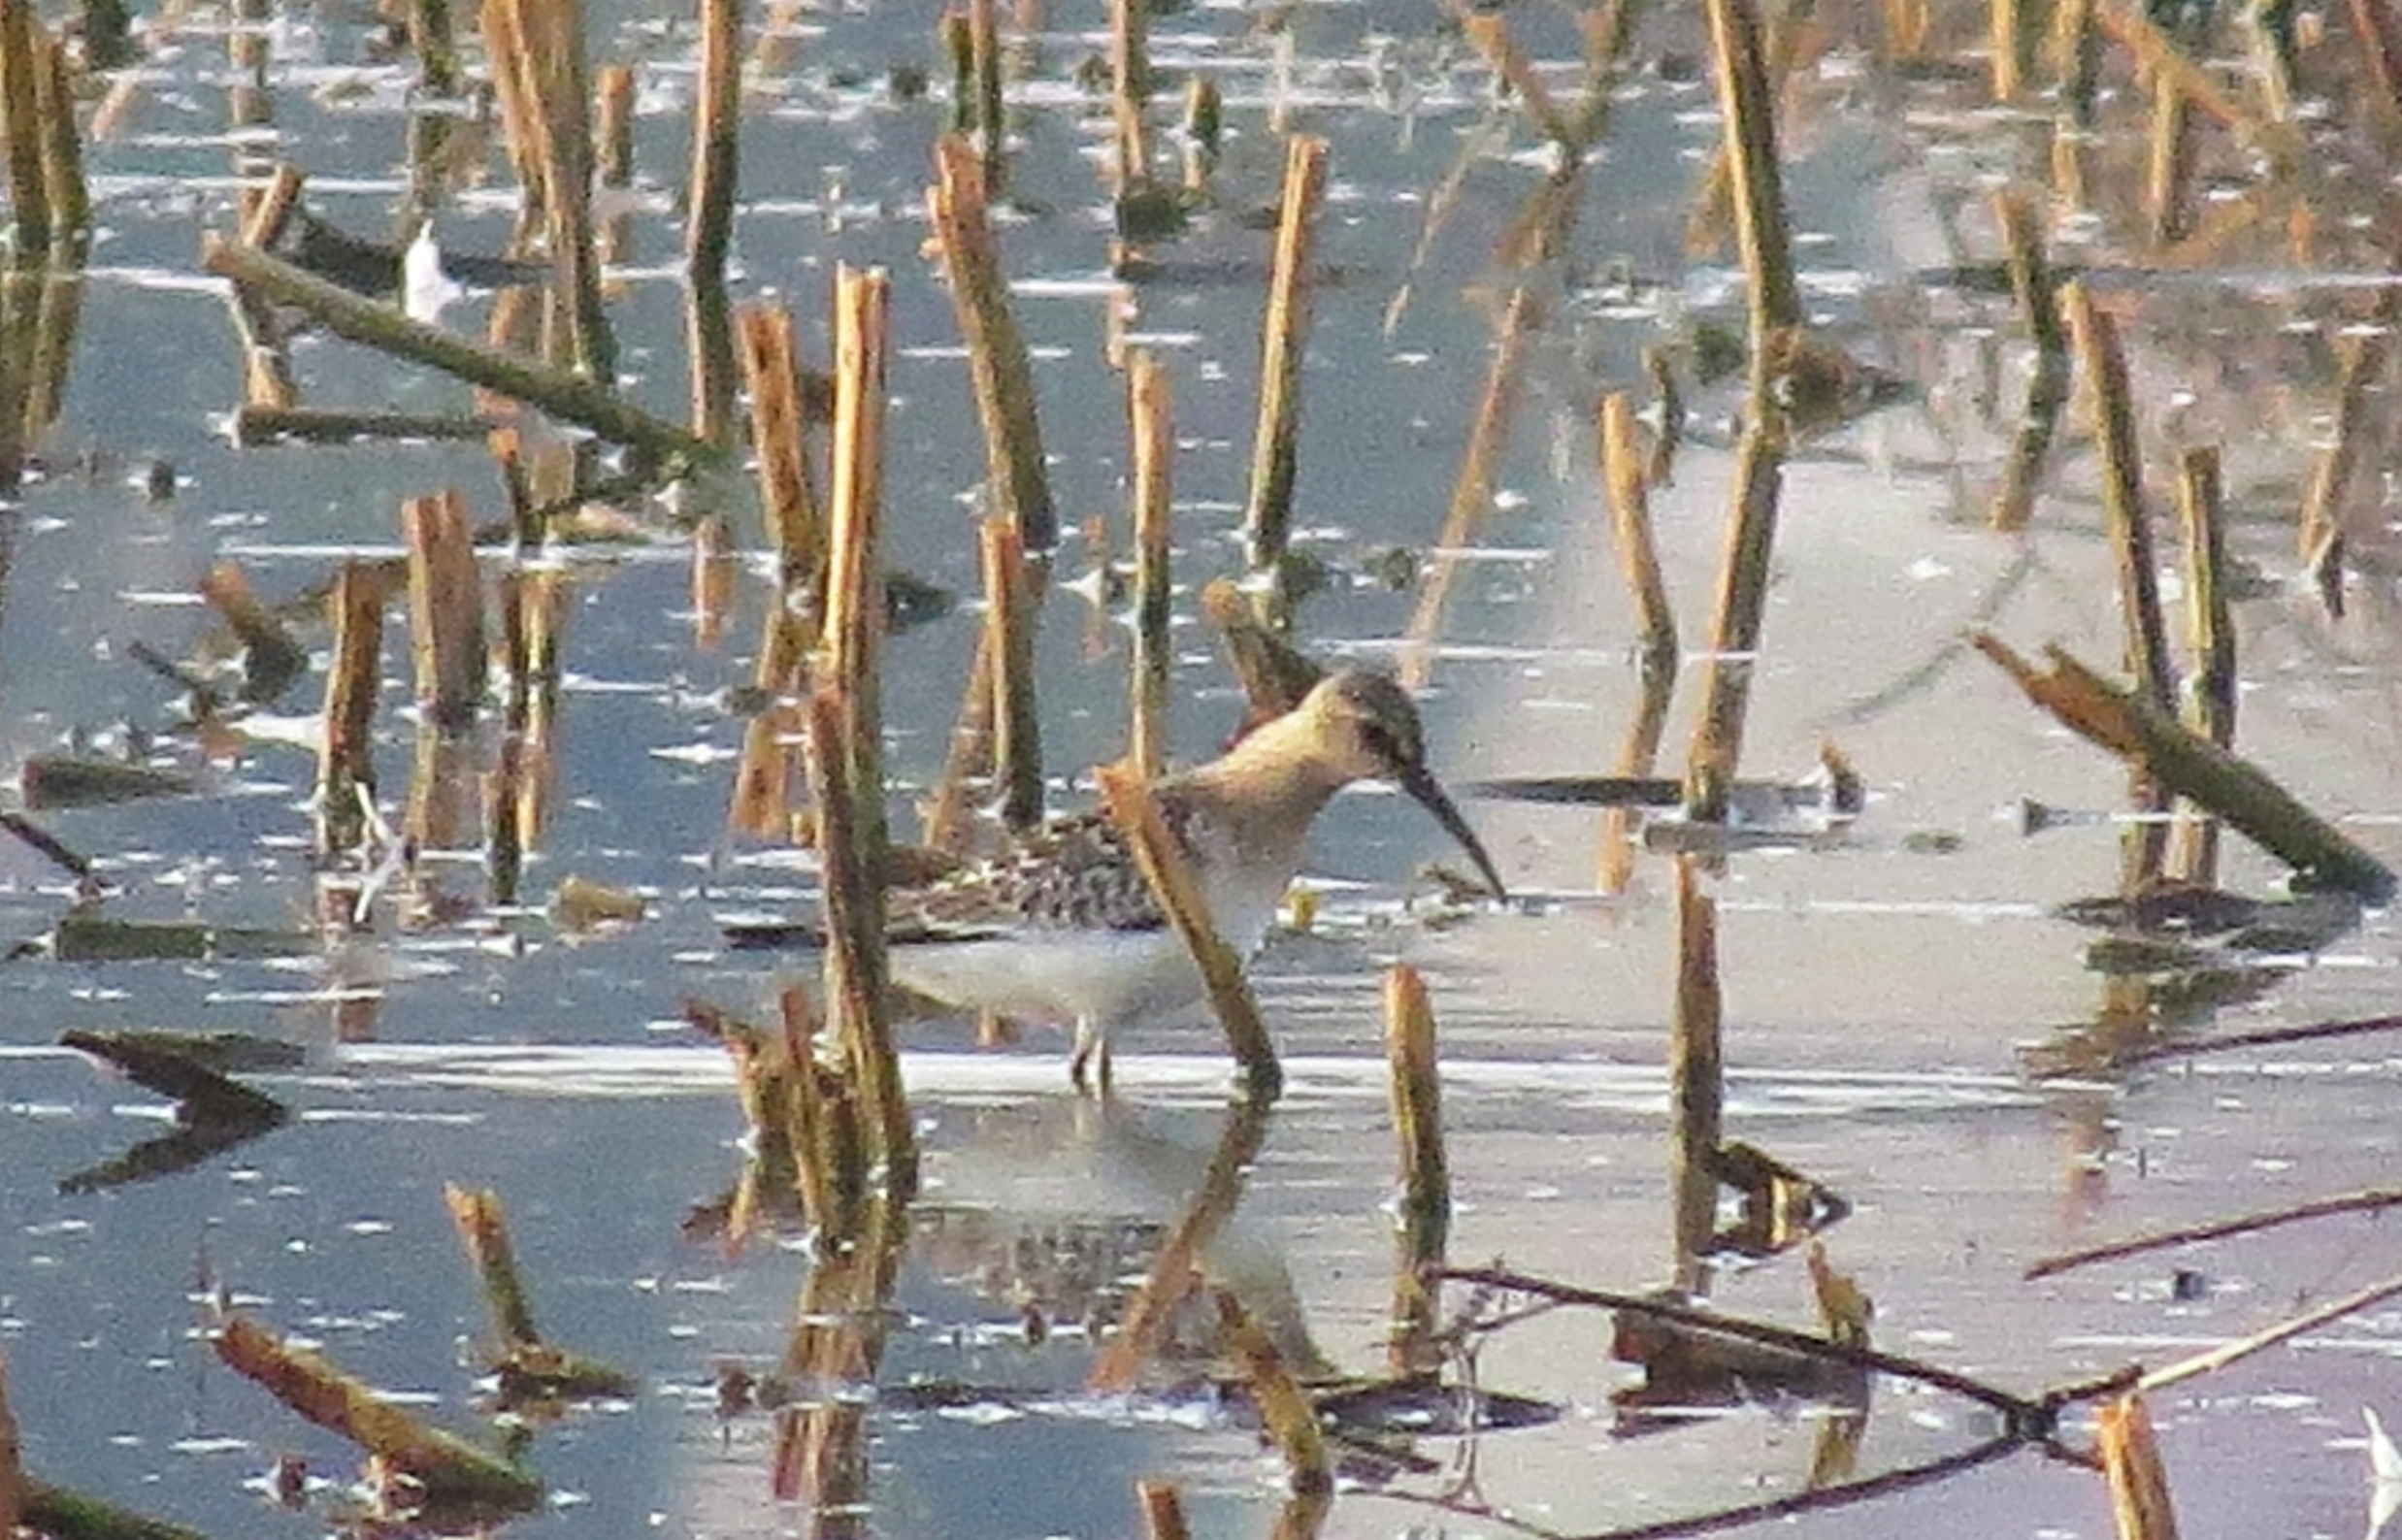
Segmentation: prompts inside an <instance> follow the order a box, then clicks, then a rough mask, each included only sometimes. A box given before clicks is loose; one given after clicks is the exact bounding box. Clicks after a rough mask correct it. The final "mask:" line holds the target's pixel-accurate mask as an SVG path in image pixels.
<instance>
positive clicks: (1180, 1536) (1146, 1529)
mask: <svg viewBox="0 0 2402 1540" xmlns="http://www.w3.org/2000/svg"><path fill="white" fill-rule="evenodd" d="M1135 3H1139V0H1135ZM1135 1497H1136V1498H1137V1499H1138V1500H1139V1501H1140V1502H1141V1503H1142V1532H1143V1535H1144V1537H1145V1540H1193V1529H1192V1526H1191V1525H1189V1524H1186V1523H1185V1522H1184V1500H1183V1499H1182V1498H1181V1497H1179V1496H1177V1495H1176V1488H1175V1484H1174V1483H1173V1482H1166V1481H1138V1482H1136V1483H1135Z"/></svg>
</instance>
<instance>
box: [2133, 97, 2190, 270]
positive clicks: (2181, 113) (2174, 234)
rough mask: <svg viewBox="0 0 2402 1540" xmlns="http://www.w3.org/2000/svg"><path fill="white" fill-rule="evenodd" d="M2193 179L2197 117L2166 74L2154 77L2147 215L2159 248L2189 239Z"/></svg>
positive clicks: (2146, 169) (2146, 165)
mask: <svg viewBox="0 0 2402 1540" xmlns="http://www.w3.org/2000/svg"><path fill="white" fill-rule="evenodd" d="M2192 180H2193V114H2192V110H2191V107H2190V105H2189V104H2188V99H2187V97H2186V93H2185V92H2183V91H2181V90H2179V89H2178V88H2177V85H2176V82H2173V81H2171V80H2170V79H2169V78H2168V77H2167V76H2165V75H2158V74H2155V75H2154V76H2153V78H2152V137H2151V140H2150V144H2149V149H2148V152H2147V154H2146V157H2145V163H2144V213H2145V219H2146V222H2147V223H2148V224H2149V225H2150V227H2151V234H2152V244H2153V246H2154V247H2155V249H2157V248H2159V247H2161V246H2170V245H2173V244H2174V243H2176V242H2178V241H2182V240H2184V239H2185V237H2186V235H2187V231H2188V223H2189V220H2188V206H2189V199H2188V195H2187V192H2188V186H2189V184H2190V183H2191V181H2192Z"/></svg>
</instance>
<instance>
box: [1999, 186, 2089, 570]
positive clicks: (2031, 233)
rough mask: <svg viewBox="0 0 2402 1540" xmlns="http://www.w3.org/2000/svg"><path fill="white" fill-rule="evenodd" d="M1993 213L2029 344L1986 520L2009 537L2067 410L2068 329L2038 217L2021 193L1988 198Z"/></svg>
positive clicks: (2029, 512)
mask: <svg viewBox="0 0 2402 1540" xmlns="http://www.w3.org/2000/svg"><path fill="white" fill-rule="evenodd" d="M1993 213H1994V216H1995V218H1996V219H1997V220H1998V221H1999V222H2000V225H2001V231H2002V243H2003V246H2004V248H2005V249H2006V250H2007V252H2008V254H2009V264H2010V287H2011V289H2012V291H2013V292H2014V293H2015V294H2016V295H2017V296H2018V301H2019V312H2020V313H2021V314H2022V315H2024V316H2025V317H2026V334H2027V337H2028V340H2029V341H2031V342H2032V343H2033V344H2035V369H2034V373H2033V374H2032V375H2031V376H2030V377H2028V379H2027V384H2026V406H2025V409H2024V410H2023V411H2022V412H2021V413H2020V416H2019V428H2018V433H2017V435H2016V437H2015V439H2014V440H2013V442H2012V445H2011V452H2010V460H2009V464H2008V465H2007V467H2006V468H2005V469H2004V471H2003V473H2002V484H2001V489H2000V490H1999V491H1997V492H1996V493H1995V494H1994V495H1993V511H1992V514H1991V520H1990V522H1991V525H1992V527H1993V528H1994V529H1996V530H1999V531H2001V532H2003V533H2005V534H2015V533H2017V532H2018V531H2020V530H2023V529H2024V528H2026V525H2027V521H2028V519H2029V518H2031V517H2032V516H2033V514H2034V510H2035V498H2036V495H2037V493H2038V492H2039V491H2040V490H2041V488H2042V485H2043V475H2044V464H2045V461H2046V460H2047V459H2048V458H2049V457H2050V455H2051V453H2052V442H2053V440H2054V439H2055V437H2057V434H2058V432H2059V424H2060V410H2061V409H2062V408H2063V407H2065V406H2066V405H2067V404H2068V394H2069V381H2070V377H2071V367H2070V360H2069V351H2068V329H2067V327H2066V326H2065V325H2064V324H2063V323H2062V322H2061V319H2060V308H2059V302H2058V297H2057V292H2056V289H2055V285H2054V282H2053V276H2052V269H2051V265H2050V263H2049V262H2047V261H2046V260H2045V257H2044V246H2043V230H2042V225H2041V218H2042V215H2041V213H2040V212H2039V210H2038V208H2037V206H2036V204H2035V201H2034V200H2033V199H2032V198H2030V197H2029V196H2028V195H2027V194H2026V193H2025V192H2024V190H2021V189H2017V188H2011V189H2006V190H2004V191H2002V192H1999V193H1996V194H1995V195H1994V197H1993Z"/></svg>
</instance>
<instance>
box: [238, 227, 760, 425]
mask: <svg viewBox="0 0 2402 1540" xmlns="http://www.w3.org/2000/svg"><path fill="white" fill-rule="evenodd" d="M201 265H202V266H203V267H205V268H207V269H208V270H209V271H210V272H211V273H214V274H215V275H216V276H217V277H219V278H225V279H233V280H234V281H235V282H237V283H241V284H246V285H247V286H248V287H249V288H250V289H251V290H252V291H254V292H255V293H256V294H257V295H258V296H259V297H260V298H262V299H264V300H266V301H268V302H269V303H271V304H276V305H288V306H290V307H292V308H293V309H294V310H297V311H302V312H303V313H305V314H306V315H308V317H309V318H310V319H311V320H313V321H315V322H316V323H317V324H318V325H320V326H322V327H324V328H325V329H326V330H327V331H329V332H332V333H333V334H334V335H335V336H337V337H340V338H344V339H345V340H347V341H349V342H353V343H358V344H363V345H365V346H368V347H373V348H377V349H378V350H379V351H382V352H386V353H390V354H391V355H392V356H394V357H396V358H405V359H407V360H409V361H410V362H411V363H417V364H425V365H427V366H429V367H431V368H434V369H439V370H442V371H443V372H444V373H445V374H449V375H455V376H456V377H459V378H461V379H463V380H466V381H467V382H468V383H469V384H471V385H477V386H479V387H481V388H483V389H485V390H489V391H493V392H496V393H498V394H500V395H503V396H507V397H509V398H510V399H511V400H514V401H521V402H524V403H525V404H526V405H527V406H530V407H538V408H540V409H541V410H543V411H546V412H548V413H549V414H550V415H552V416H554V417H556V418H558V419H559V420H560V421H562V422H570V423H574V424H575V425H576V426H577V427H579V428H586V429H589V430H590V431H591V432H593V433H595V434H597V435H599V436H600V437H601V438H604V439H607V440H608V441H609V442H611V443H622V444H626V445H628V446H630V447H632V448H636V449H640V450H642V452H643V453H645V454H647V455H650V456H651V457H653V458H654V459H656V460H658V461H661V462H664V463H669V464H671V465H672V464H674V463H675V462H685V463H691V464H701V465H710V464H715V463H716V462H717V461H718V460H720V459H721V458H723V456H722V454H721V452H720V451H719V450H718V449H716V448H715V447H714V446H712V445H710V444H709V443H708V442H706V441H704V440H701V439H697V438H695V437H693V435H691V434H690V433H687V432H685V431H684V430H683V429H681V428H678V427H676V426H675V424H674V423H669V422H662V421H660V420H659V419H658V418H656V417H654V416H652V415H650V413H648V412H646V411H643V410H641V409H640V408H638V407H634V406H630V405H628V404H627V403H625V402H623V401H620V400H619V399H618V398H617V397H615V396H613V395H611V394H610V393H609V391H608V390H607V389H606V388H604V387H603V386H601V385H600V384H598V383H596V382H594V381H593V380H590V379H586V378H584V377H581V376H578V375H575V374H571V373H568V372H565V371H562V370H555V369H543V368H542V367H540V366H539V365H534V364H529V363H527V362H525V361H524V360H523V359H519V358H511V357H510V356H509V355H508V354H507V353H502V352H496V351H495V350H493V349H492V348H489V347H485V346H483V345H481V344H477V343H471V342H469V341H467V340H466V339H464V338H460V337H455V336H453V335H451V334H450V333H448V332H444V331H442V330H440V329H438V328H436V327H432V326H426V325H422V324H420V323H418V322H416V321H412V320H411V319H410V318H409V317H408V316H407V315H404V314H403V313H401V311H399V309H398V308H396V307H394V306H390V305H384V304H380V303H378V302H377V301H375V300H369V299H362V298H360V297H359V296H358V295H355V294H352V293H351V292H350V291H349V290H347V289H345V288H343V287H342V286H341V285H339V284H335V283H329V282H327V281H326V280H325V279H321V278H318V277H316V276H315V275H314V274H313V273H310V272H308V271H307V270H306V269H303V268H299V267H295V266H294V265H293V264H291V263H289V262H286V261H284V260H283V259H282V258H280V257H277V256H271V255H269V254H268V253H267V252H264V251H260V250H255V249H253V248H252V247H249V246H243V245H241V244H240V243H238V242H233V241H228V240H226V239H225V238H223V237H222V236H218V235H214V234H212V235H210V236H208V237H207V238H206V239H205V240H204V242H203V244H202V248H201Z"/></svg>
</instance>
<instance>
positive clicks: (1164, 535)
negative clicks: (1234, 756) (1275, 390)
mask: <svg viewBox="0 0 2402 1540" xmlns="http://www.w3.org/2000/svg"><path fill="white" fill-rule="evenodd" d="M1126 401H1127V410H1128V411H1129V413H1130V414H1131V415H1132V417H1133V419H1134V422H1133V425H1134V472H1135V475H1134V480H1135V487H1134V502H1135V658H1134V689H1133V699H1132V703H1131V704H1130V707H1129V715H1130V717H1131V719H1132V724H1133V725H1132V730H1131V731H1130V732H1129V733H1128V735H1127V737H1128V739H1129V744H1128V750H1127V757H1128V758H1129V759H1131V760H1133V761H1134V764H1135V770H1136V771H1137V772H1139V773H1140V774H1141V775H1142V777H1143V778H1144V779H1146V780H1152V779H1156V778H1158V776H1159V774H1160V772H1161V771H1162V770H1164V769H1166V767H1167V764H1168V669H1169V665H1170V663H1171V661H1172V659H1173V656H1174V654H1173V652H1172V650H1171V645H1170V642H1169V640H1168V620H1169V597H1170V588H1169V582H1168V575H1169V573H1168V568H1169V520H1168V492H1169V488H1168V481H1169V471H1168V467H1169V463H1170V457H1171V456H1172V454H1173V453H1174V449H1175V430H1174V427H1173V422H1172V418H1173V407H1172V404H1171V402H1170V399H1169V393H1168V371H1167V369H1166V367H1165V366H1163V365H1162V364H1161V363H1160V361H1159V359H1158V358H1157V357H1156V356H1155V355H1154V354H1152V353H1151V352H1150V351H1149V350H1148V349H1143V350H1138V351H1136V352H1135V354H1133V356H1132V357H1131V358H1129V360H1128V361H1127V377H1126Z"/></svg>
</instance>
